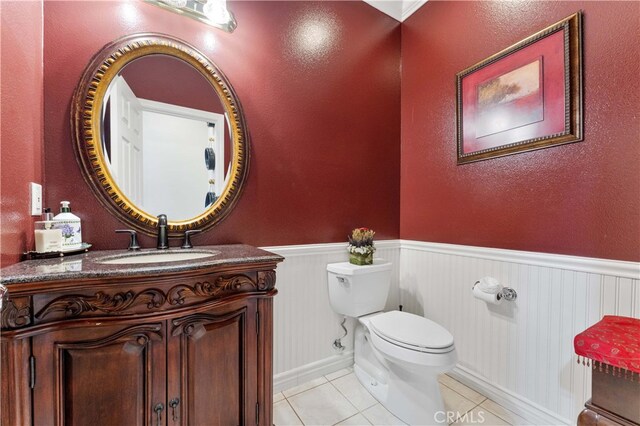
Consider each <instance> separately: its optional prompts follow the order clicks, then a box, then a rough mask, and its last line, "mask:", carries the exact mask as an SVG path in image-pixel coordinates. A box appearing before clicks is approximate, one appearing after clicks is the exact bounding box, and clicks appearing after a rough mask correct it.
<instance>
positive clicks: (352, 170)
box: [44, 1, 400, 249]
mask: <svg viewBox="0 0 640 426" xmlns="http://www.w3.org/2000/svg"><path fill="white" fill-rule="evenodd" d="M44 9H45V34H44V47H45V70H44V75H45V155H46V160H45V175H46V179H47V187H48V192H47V203H48V204H49V205H51V206H56V205H57V203H58V202H59V201H60V200H61V199H68V200H70V201H71V202H72V208H73V211H74V212H75V213H76V214H78V215H79V216H81V217H82V219H83V223H84V226H83V237H84V239H85V240H86V241H87V242H91V243H93V244H95V246H96V248H99V249H105V248H122V247H125V246H126V238H124V237H122V236H116V235H115V234H114V233H113V231H114V230H115V229H117V228H121V227H122V226H123V225H122V224H121V223H119V222H118V221H117V220H116V219H114V218H113V217H112V216H111V215H110V214H109V213H108V212H107V211H106V210H105V209H103V208H102V207H101V205H100V204H99V203H98V201H97V200H96V199H95V197H94V195H93V194H92V193H91V191H90V189H89V187H88V186H87V185H86V184H85V183H84V181H83V180H82V177H81V174H80V169H79V167H78V166H77V165H76V164H75V160H74V155H73V148H72V145H73V144H72V140H71V131H70V125H69V111H70V100H71V96H72V93H73V90H74V88H75V85H76V84H77V82H78V80H79V78H80V75H81V73H82V71H83V69H84V67H85V66H86V64H87V63H88V62H89V60H90V58H91V56H92V55H93V54H94V53H96V52H97V51H98V50H99V49H100V48H101V47H102V46H104V45H105V44H106V43H108V42H109V41H111V40H113V39H115V38H118V37H120V36H123V35H125V34H130V33H133V32H141V31H156V32H163V33H169V34H171V35H173V36H176V37H178V38H181V39H183V40H185V41H187V42H189V43H191V44H193V45H194V46H196V47H197V48H198V49H200V50H201V51H202V52H203V53H205V54H206V55H207V56H209V58H210V59H212V60H213V62H215V63H216V64H217V65H218V66H219V67H220V68H221V69H222V70H223V72H224V73H225V74H226V75H227V76H228V77H229V80H230V81H231V84H232V85H233V86H234V88H235V90H236V92H237V94H238V96H239V99H240V101H241V103H242V106H243V108H244V111H245V115H246V119H247V123H248V127H249V130H250V134H251V143H252V150H253V152H252V159H251V167H250V172H249V178H248V180H247V183H246V187H245V189H244V191H243V194H242V196H241V198H240V201H239V203H238V204H237V206H236V207H235V209H234V210H233V212H232V213H231V215H230V216H229V217H228V218H227V219H225V220H224V221H223V222H222V223H221V224H220V225H219V226H216V227H215V228H213V229H212V230H211V231H209V232H207V233H206V234H205V235H201V236H198V237H197V239H196V242H197V243H198V244H205V243H228V242H243V243H248V244H253V245H261V246H263V245H280V244H302V243H322V242H337V241H345V239H346V235H347V233H348V232H349V230H350V229H351V228H354V227H357V226H368V227H371V228H373V229H375V230H376V231H377V232H378V237H379V238H380V239H384V238H397V237H398V235H399V211H398V207H397V206H398V203H399V191H400V189H399V188H400V184H399V168H400V67H399V64H400V26H399V23H397V22H395V21H394V20H393V19H391V18H389V17H387V16H385V15H383V14H381V13H380V12H378V11H376V10H375V9H373V8H371V7H370V6H369V5H367V4H365V3H364V2H353V1H349V2H286V1H285V2H271V1H269V2H260V1H258V2H249V1H239V2H234V3H231V4H230V9H231V10H232V11H233V12H234V13H235V15H236V19H237V21H238V28H237V30H236V31H235V32H234V33H233V34H227V33H224V32H222V31H219V30H216V29H213V28H210V27H207V26H205V25H203V24H201V23H199V22H196V21H193V20H190V19H186V18H184V17H180V16H178V15H175V14H171V13H168V12H166V11H164V10H161V9H160V8H158V7H155V6H152V5H149V4H145V3H142V2H124V3H118V2H58V1H55V2H53V1H52V2H46V3H45V8H44ZM318 22H322V23H324V24H323V25H324V27H325V28H326V30H327V34H328V36H327V38H325V39H324V40H325V44H324V46H325V47H326V49H318V48H310V49H306V50H305V49H303V48H302V46H304V45H305V44H304V43H305V39H304V34H308V31H306V32H305V31H304V30H309V29H313V27H314V25H316V23H318ZM308 42H309V41H308V40H307V43H308ZM142 243H143V245H145V246H147V247H149V246H152V245H153V244H154V242H153V241H152V240H151V239H150V238H145V239H144V240H143V241H142ZM174 244H175V243H174Z"/></svg>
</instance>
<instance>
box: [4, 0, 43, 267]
mask: <svg viewBox="0 0 640 426" xmlns="http://www.w3.org/2000/svg"><path fill="white" fill-rule="evenodd" d="M0 16H1V19H2V25H0V29H1V33H2V36H1V39H0V43H2V60H1V62H2V70H1V73H2V90H1V95H0V97H1V101H0V102H1V103H2V123H1V126H0V127H1V129H2V130H1V139H2V144H1V145H0V150H1V152H0V159H1V160H0V175H1V176H0V191H1V193H0V196H1V205H0V221H1V224H0V246H1V247H0V253H1V254H0V266H7V265H10V264H12V263H16V262H17V261H19V260H20V255H21V254H22V253H23V252H25V251H27V250H32V249H33V245H34V239H33V222H34V220H36V219H37V218H33V217H32V216H30V214H29V213H30V212H29V182H36V183H42V177H43V173H42V148H43V147H42V117H43V112H42V111H43V104H42V1H30V2H6V1H0Z"/></svg>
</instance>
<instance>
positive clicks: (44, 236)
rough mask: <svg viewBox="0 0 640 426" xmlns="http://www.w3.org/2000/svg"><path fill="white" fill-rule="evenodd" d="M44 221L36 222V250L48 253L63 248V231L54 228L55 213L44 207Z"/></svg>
mask: <svg viewBox="0 0 640 426" xmlns="http://www.w3.org/2000/svg"><path fill="white" fill-rule="evenodd" d="M42 219H43V220H42V221H38V222H36V223H35V231H34V233H35V242H36V252H38V253H48V252H56V251H60V250H62V231H61V230H59V229H53V224H54V222H53V214H52V213H51V210H50V209H44V215H43V217H42Z"/></svg>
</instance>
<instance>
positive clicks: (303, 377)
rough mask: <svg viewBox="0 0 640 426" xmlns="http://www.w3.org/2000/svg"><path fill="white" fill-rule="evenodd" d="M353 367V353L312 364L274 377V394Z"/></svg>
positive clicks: (346, 352)
mask: <svg viewBox="0 0 640 426" xmlns="http://www.w3.org/2000/svg"><path fill="white" fill-rule="evenodd" d="M352 365H353V351H345V352H343V353H341V354H338V355H332V356H330V357H328V358H324V359H321V360H319V361H315V362H312V363H310V364H306V365H303V366H300V367H297V368H294V369H292V370H289V371H285V372H283V373H279V374H275V375H274V376H273V393H278V392H281V391H283V390H286V389H289V388H292V387H294V386H298V385H300V384H302V383H305V382H308V381H310V380H313V379H317V378H318V377H321V376H324V375H325V374H329V373H333V372H335V371H338V370H341V369H343V368H347V367H351V366H352Z"/></svg>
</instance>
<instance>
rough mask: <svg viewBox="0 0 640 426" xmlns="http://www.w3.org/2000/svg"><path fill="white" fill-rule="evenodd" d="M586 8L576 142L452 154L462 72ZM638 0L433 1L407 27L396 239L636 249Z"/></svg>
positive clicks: (633, 252) (618, 252)
mask: <svg viewBox="0 0 640 426" xmlns="http://www.w3.org/2000/svg"><path fill="white" fill-rule="evenodd" d="M579 9H583V10H584V87H585V94H584V101H585V120H584V121H585V126H584V127H585V138H584V141H583V142H579V143H574V144H570V145H563V146H559V147H554V148H548V149H544V150H539V151H534V152H529V153H523V154H517V155H512V156H508V157H503V158H498V159H493V160H488V161H482V162H478V163H472V164H467V165H462V166H457V165H456V147H455V125H456V124H455V75H456V73H457V72H459V71H461V70H463V69H465V68H467V67H469V66H471V65H473V64H475V63H477V62H479V61H481V60H482V59H484V58H486V57H488V56H490V55H492V54H494V53H496V52H498V51H500V50H502V49H504V48H506V47H508V46H510V45H511V44H513V43H515V42H517V41H519V40H521V39H523V38H525V37H527V36H529V35H531V34H533V33H535V32H537V31H538V30H541V29H542V28H545V27H546V26H548V25H550V24H552V23H554V22H556V21H558V20H560V19H562V18H565V17H566V16H568V15H570V14H572V13H575V12H576V11H577V10H579ZM638 16H640V3H638V2H589V1H587V2H556V1H521V2H497V1H495V2H441V1H434V0H432V1H429V2H428V3H426V4H425V5H424V6H423V7H422V8H421V9H420V10H419V11H417V12H416V13H415V14H414V15H413V16H411V18H409V19H408V20H407V21H405V22H404V24H403V26H402V158H401V162H402V166H401V207H400V211H401V220H400V223H401V225H400V228H401V231H400V235H401V237H402V238H407V239H415V240H423V241H432V242H443V243H454V244H466V245H473V246H486V247H500V248H508V249H516V250H528V251H537V252H550V253H561V254H571V255H579V256H589V257H598V258H607V259H619V260H630V261H638V260H640V125H639V122H638V120H639V117H640V91H639V90H638V87H640V54H639V53H638V46H639V45H640V20H638Z"/></svg>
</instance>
